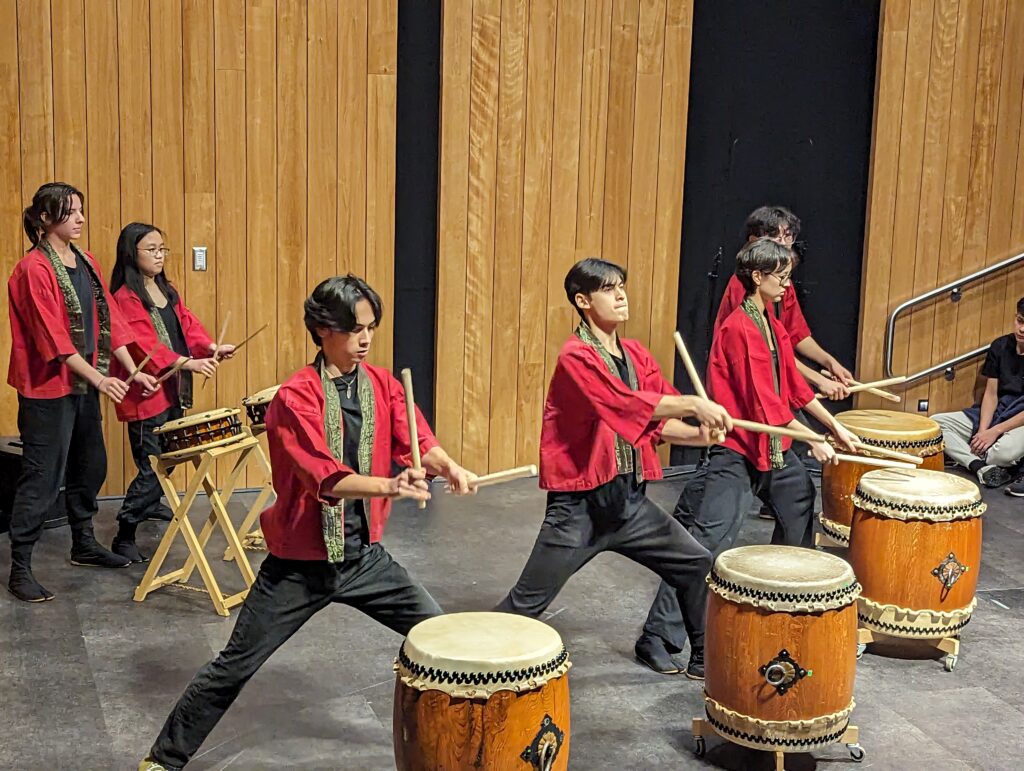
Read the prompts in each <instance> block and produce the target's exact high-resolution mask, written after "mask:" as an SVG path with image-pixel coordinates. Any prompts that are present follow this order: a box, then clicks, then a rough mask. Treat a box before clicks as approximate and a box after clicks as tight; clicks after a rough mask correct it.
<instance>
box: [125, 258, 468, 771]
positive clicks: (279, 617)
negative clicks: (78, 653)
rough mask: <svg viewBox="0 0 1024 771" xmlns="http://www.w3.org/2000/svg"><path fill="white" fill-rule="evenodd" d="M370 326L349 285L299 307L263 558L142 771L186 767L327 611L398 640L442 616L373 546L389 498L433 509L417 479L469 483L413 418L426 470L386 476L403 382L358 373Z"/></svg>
mask: <svg viewBox="0 0 1024 771" xmlns="http://www.w3.org/2000/svg"><path fill="white" fill-rule="evenodd" d="M380 318H381V300H380V297H379V296H378V295H377V293H376V292H374V291H373V290H372V289H371V288H370V287H369V286H367V285H366V283H365V282H363V281H362V280H361V279H359V278H356V277H354V276H351V275H349V276H346V277H344V278H342V277H340V276H336V277H334V278H329V279H327V280H326V281H323V282H322V283H321V284H320V285H319V286H317V287H316V289H314V290H313V294H312V295H311V296H310V297H309V299H307V300H306V302H305V323H306V329H308V330H309V334H310V336H311V337H312V338H313V342H314V343H316V345H317V346H318V347H319V348H320V353H318V354H317V357H316V359H315V361H314V362H313V363H312V364H311V365H309V366H306V367H303V368H302V369H300V370H299V371H298V372H296V373H295V374H294V375H292V376H291V377H290V378H288V380H286V381H285V382H284V384H283V385H282V386H281V388H280V390H279V391H278V393H277V396H276V397H274V401H273V402H272V403H271V405H270V409H269V410H268V411H267V439H268V442H269V445H270V458H271V465H272V466H273V476H274V490H275V491H276V493H277V501H276V502H275V503H274V505H273V506H271V507H270V508H269V509H267V511H265V512H264V513H263V516H262V519H261V524H262V527H263V535H264V537H265V538H266V542H267V549H268V551H269V552H270V554H269V555H268V556H267V557H266V559H265V560H264V561H263V564H262V565H261V566H260V571H259V575H257V577H256V582H255V583H254V584H253V585H252V588H250V590H249V595H248V597H246V600H245V603H244V604H243V605H242V609H241V612H240V613H239V614H238V621H237V622H236V623H235V628H234V630H233V631H232V633H231V639H230V640H229V641H228V644H227V646H226V647H225V648H224V650H223V651H221V652H220V654H219V655H218V656H217V658H215V659H214V660H213V661H212V662H210V663H209V664H207V665H206V666H205V667H203V668H202V669H201V670H199V673H198V674H197V675H196V676H195V678H193V680H192V682H191V683H190V684H189V685H188V687H187V688H186V689H185V693H184V694H182V696H181V698H180V699H179V700H178V703H177V704H176V705H175V706H174V709H173V710H171V714H170V715H169V716H168V718H167V721H166V722H165V723H164V727H163V729H162V730H161V731H160V735H159V736H158V737H157V739H156V742H155V743H154V744H153V748H152V749H151V750H150V753H149V757H147V758H146V760H144V761H142V763H141V764H140V765H139V769H140V771H161V769H177V768H180V767H182V766H184V765H185V764H186V763H187V762H188V761H189V759H190V758H191V757H192V756H193V755H194V754H195V752H196V751H197V750H198V749H199V747H200V745H201V744H202V743H203V741H204V740H205V739H206V737H207V736H208V735H209V733H210V732H211V731H212V730H213V728H214V726H215V725H216V724H217V721H218V720H220V718H221V716H222V715H223V714H224V713H225V712H226V711H227V709H228V707H230V706H231V704H232V702H233V701H234V700H235V698H236V697H237V696H238V694H239V692H240V691H241V690H242V687H243V686H244V685H245V684H246V682H248V680H249V678H250V677H252V676H253V675H254V674H256V671H257V670H258V669H259V668H260V667H261V666H262V665H263V663H264V662H265V661H266V660H267V659H268V658H270V656H271V654H272V653H273V652H274V651H275V650H277V649H278V648H279V647H280V646H281V645H282V644H283V643H284V642H285V641H286V640H287V639H288V638H289V637H291V636H292V635H293V634H294V633H295V632H297V631H298V630H299V629H300V628H301V627H302V625H303V624H304V623H306V621H308V620H309V619H310V618H312V617H313V615H315V614H316V613H317V612H319V611H320V610H322V609H323V608H326V607H327V606H328V605H330V604H331V603H342V604H345V605H350V606H352V607H354V608H357V609H358V610H361V611H363V612H364V613H366V614H367V615H368V616H370V617H371V618H373V619H375V620H377V621H379V622H380V623H382V624H384V625H385V626H387V627H389V628H390V629H393V630H394V631H396V632H398V633H399V634H403V635H404V634H406V633H407V632H408V631H409V630H410V629H411V628H412V627H413V626H415V625H416V624H417V623H419V622H420V621H423V620H424V619H426V618H430V617H432V616H436V615H438V614H440V613H441V612H442V611H441V608H440V607H438V604H437V603H436V602H435V601H434V599H433V597H431V596H430V594H428V593H427V591H426V590H425V589H424V588H423V587H421V586H420V585H419V584H418V583H417V582H416V581H415V580H414V579H412V578H411V577H410V576H409V574H408V573H407V572H406V571H405V568H403V567H402V566H401V565H399V564H398V563H397V562H395V561H394V559H392V557H391V555H390V554H388V552H387V550H386V549H385V548H384V547H383V546H382V545H381V544H380V543H379V542H380V537H381V534H382V533H383V531H384V523H385V522H386V521H387V518H388V513H389V510H390V507H391V501H392V500H393V499H396V498H412V499H414V500H426V499H428V498H429V497H430V493H429V492H428V490H427V483H426V481H424V474H425V473H426V474H436V475H438V476H443V477H445V478H446V479H447V480H448V484H449V485H450V487H451V489H452V490H453V491H454V492H456V493H460V494H464V493H468V492H471V491H472V487H471V485H472V481H473V480H474V479H475V477H474V476H473V475H472V474H470V473H469V472H467V471H466V470H465V469H463V468H462V467H461V466H459V465H458V464H457V463H455V461H453V460H452V459H451V458H449V457H448V455H447V453H445V451H444V450H442V449H441V447H440V446H439V445H438V443H437V440H436V439H435V438H434V436H433V434H432V433H431V431H430V428H429V427H428V426H427V424H426V421H425V420H424V419H423V416H422V415H420V414H419V411H418V410H417V411H416V416H417V421H416V422H417V431H418V436H419V446H420V452H421V453H422V465H423V471H413V470H408V469H407V470H405V471H403V472H402V473H400V474H399V475H398V476H395V477H391V476H390V475H391V464H392V462H395V463H398V464H399V465H400V466H409V465H410V463H411V461H410V455H411V448H410V438H409V426H408V422H407V418H406V408H405V397H404V393H403V390H402V386H401V384H399V383H398V381H397V380H395V378H394V377H393V376H392V375H391V373H390V372H388V371H387V370H385V369H381V368H379V367H374V366H371V365H369V364H367V363H365V359H366V356H367V354H368V353H369V351H370V343H371V341H372V340H373V335H374V332H375V331H376V329H377V325H378V324H379V323H380ZM366 499H369V500H366Z"/></svg>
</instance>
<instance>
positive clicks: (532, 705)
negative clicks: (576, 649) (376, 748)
mask: <svg viewBox="0 0 1024 771" xmlns="http://www.w3.org/2000/svg"><path fill="white" fill-rule="evenodd" d="M570 666H571V665H570V663H569V656H568V653H567V652H566V650H565V646H564V645H563V644H562V639H561V637H559V635H558V632H556V631H555V630H554V629H552V628H551V627H550V626H548V625H547V624H544V623H542V622H540V621H536V620H534V619H531V618H524V617H522V616H515V615H511V614H508V613H452V614H449V615H445V616H437V617H436V618H431V619H428V620H426V621H423V622H421V623H419V624H417V625H416V626H415V627H413V629H412V630H411V631H410V632H409V636H408V637H407V638H406V640H405V642H404V643H403V645H402V648H401V651H400V652H399V654H398V659H397V661H396V662H395V672H396V675H397V677H396V680H395V705H394V744H395V764H396V766H397V768H398V769H400V771H427V770H428V769H429V770H430V771H440V770H441V769H444V771H459V770H460V769H489V770H490V769H493V770H494V771H506V770H507V771H529V769H542V770H543V771H549V770H550V769H558V770H559V771H564V769H567V768H568V767H569V678H568V674H567V673H568V671H569V667H570Z"/></svg>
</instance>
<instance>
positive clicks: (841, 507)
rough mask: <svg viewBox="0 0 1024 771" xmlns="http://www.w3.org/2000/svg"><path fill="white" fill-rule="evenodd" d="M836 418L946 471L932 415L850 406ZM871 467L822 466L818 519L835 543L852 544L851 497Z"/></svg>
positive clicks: (864, 437) (866, 438)
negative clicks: (861, 408)
mask: <svg viewBox="0 0 1024 771" xmlns="http://www.w3.org/2000/svg"><path fill="white" fill-rule="evenodd" d="M836 420H837V421H839V423H840V424H841V425H842V426H843V427H844V428H847V429H849V430H850V431H852V432H853V433H855V434H857V436H858V437H860V440H861V442H863V443H864V444H866V445H873V446H875V447H880V448H882V449H885V450H896V451H898V452H903V453H906V454H908V455H916V456H918V457H919V458H922V459H923V462H922V463H921V468H926V469H934V470H935V471H942V468H943V459H942V450H943V443H942V428H941V427H940V426H939V424H938V423H936V422H935V421H934V420H932V419H931V418H926V417H924V416H923V415H914V414H912V413H909V412H895V411H893V410H849V411H848V412H840V413H839V414H838V415H836ZM869 468H870V467H869V466H864V465H861V464H859V463H840V464H838V465H832V464H827V465H826V466H825V467H824V468H823V469H822V472H821V509H822V511H821V514H819V515H818V521H819V522H820V523H821V529H822V530H824V531H825V535H826V536H828V537H829V539H831V540H832V541H833V542H834V544H835V545H838V546H849V544H850V523H851V522H852V521H853V502H852V500H851V499H852V498H853V493H854V491H856V489H857V482H858V480H859V479H860V478H861V477H862V476H863V475H864V473H865V472H867V471H868V470H869ZM824 545H831V544H824ZM858 575H859V574H858Z"/></svg>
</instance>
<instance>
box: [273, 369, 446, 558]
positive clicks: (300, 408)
mask: <svg viewBox="0 0 1024 771" xmlns="http://www.w3.org/2000/svg"><path fill="white" fill-rule="evenodd" d="M360 366H361V367H362V368H363V369H364V371H365V372H366V375H367V376H368V377H369V379H370V383H371V385H372V386H373V398H374V413H375V423H376V430H375V431H374V441H373V450H372V460H371V469H370V471H371V474H372V475H373V476H381V477H390V476H391V463H392V461H394V462H396V463H398V464H399V465H400V466H411V465H412V458H411V452H412V450H411V448H410V446H409V427H408V420H407V418H406V412H405V393H404V391H403V389H402V385H401V383H399V382H398V381H397V380H396V379H395V377H394V375H392V374H391V373H390V372H389V371H388V370H386V369H381V368H380V367H373V366H370V365H369V364H361V365H360ZM324 409H325V402H324V391H323V386H322V385H321V381H320V374H319V372H317V370H316V369H315V368H314V367H313V366H312V365H310V366H306V367H303V368H302V369H300V370H299V371H298V372H296V373H295V374H294V375H292V376H291V377H289V378H288V379H287V380H286V381H285V382H284V383H283V384H282V385H281V388H280V389H279V390H278V392H277V395H276V396H275V397H274V400H273V401H272V402H271V403H270V408H269V409H268V410H267V440H268V444H269V446H270V465H271V468H272V469H273V479H274V492H276V493H277V500H276V501H275V502H274V504H273V505H272V506H270V508H268V509H267V510H266V511H264V512H263V514H262V516H261V518H260V524H261V526H262V528H263V536H264V537H265V538H266V542H267V549H268V550H269V551H270V553H271V554H274V555H275V556H277V557H281V558H282V559H295V560H326V559H327V548H326V546H325V545H324V536H323V530H322V521H321V506H322V504H323V503H325V502H327V503H331V504H333V503H336V501H334V500H328V499H326V498H325V497H324V494H325V492H326V491H328V490H329V489H330V488H331V487H333V486H334V485H335V484H336V483H337V482H338V481H340V480H341V479H342V478H344V477H345V476H347V475H348V474H355V473H358V472H357V470H355V469H352V468H349V467H348V466H346V465H345V464H343V463H342V462H341V461H340V460H338V459H337V458H335V457H334V455H332V454H331V450H330V448H329V446H328V444H327V438H326V436H325V435H324ZM363 418H364V421H363V430H364V431H365V430H366V416H365V415H364V416H363ZM416 427H417V432H418V437H419V445H420V453H421V455H426V453H428V452H429V451H430V450H431V449H433V448H434V447H436V446H437V439H435V438H434V434H433V433H432V432H431V430H430V426H428V425H427V421H426V420H425V419H424V418H423V415H422V414H421V413H420V411H419V409H418V408H417V410H416ZM366 511H367V515H368V520H369V522H368V524H369V530H370V542H371V543H376V542H377V541H379V540H380V539H381V535H382V534H383V533H384V524H385V523H386V522H387V519H388V514H390V512H391V501H390V500H389V499H387V498H371V499H370V500H369V501H368V502H367V505H366Z"/></svg>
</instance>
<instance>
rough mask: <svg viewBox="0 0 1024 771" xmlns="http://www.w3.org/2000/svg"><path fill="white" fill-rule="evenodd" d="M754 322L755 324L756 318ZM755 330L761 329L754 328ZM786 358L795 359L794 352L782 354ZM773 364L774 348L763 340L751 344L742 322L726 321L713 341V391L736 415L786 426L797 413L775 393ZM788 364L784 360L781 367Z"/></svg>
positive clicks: (710, 375)
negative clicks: (769, 346)
mask: <svg viewBox="0 0 1024 771" xmlns="http://www.w3.org/2000/svg"><path fill="white" fill-rule="evenodd" d="M750 325H751V327H753V322H750ZM752 334H753V335H759V334H760V333H759V332H757V330H756V328H754V329H753V330H752ZM783 358H786V359H790V360H791V359H792V356H786V357H783V356H780V359H783ZM772 366H773V364H772V355H771V351H770V350H768V346H767V345H764V343H763V341H759V344H756V345H755V344H751V343H750V341H749V338H748V334H747V330H746V329H744V327H743V326H742V325H741V324H740V323H728V324H724V325H723V326H722V329H721V330H720V334H719V335H717V336H716V337H715V340H714V342H713V343H712V345H711V359H710V360H709V362H708V386H709V388H710V389H711V395H712V396H713V397H714V399H715V401H717V402H718V403H719V404H721V405H722V406H723V407H725V409H726V410H727V411H728V412H729V414H730V415H732V416H734V417H737V418H743V419H746V420H755V421H758V422H760V423H768V424H769V425H773V426H784V425H786V424H787V423H789V422H790V421H791V420H793V413H792V411H791V410H790V408H789V405H788V403H787V402H784V401H783V400H782V399H781V398H780V397H779V395H778V394H776V393H775V384H774V378H773V377H772ZM785 366H786V362H782V364H781V367H785ZM793 367H794V368H795V364H794V365H793ZM780 374H783V375H784V373H780Z"/></svg>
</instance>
